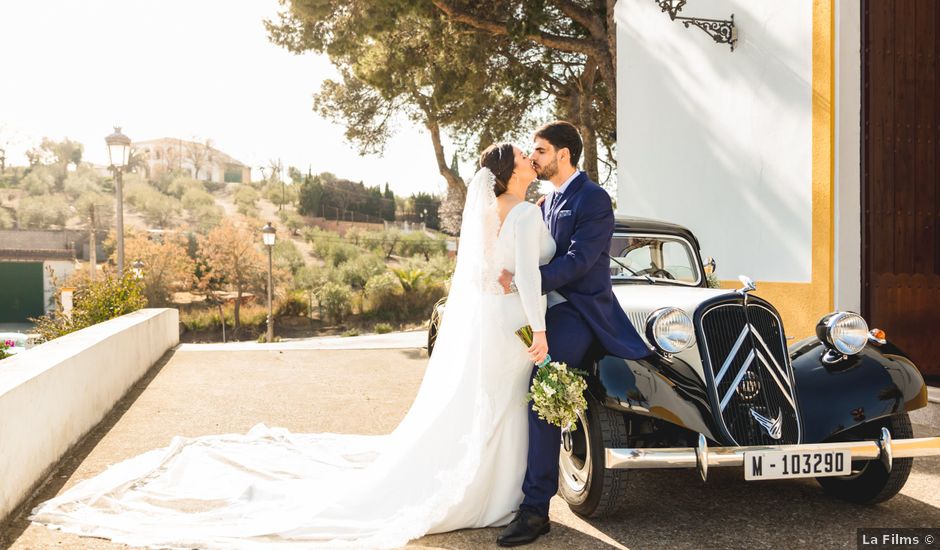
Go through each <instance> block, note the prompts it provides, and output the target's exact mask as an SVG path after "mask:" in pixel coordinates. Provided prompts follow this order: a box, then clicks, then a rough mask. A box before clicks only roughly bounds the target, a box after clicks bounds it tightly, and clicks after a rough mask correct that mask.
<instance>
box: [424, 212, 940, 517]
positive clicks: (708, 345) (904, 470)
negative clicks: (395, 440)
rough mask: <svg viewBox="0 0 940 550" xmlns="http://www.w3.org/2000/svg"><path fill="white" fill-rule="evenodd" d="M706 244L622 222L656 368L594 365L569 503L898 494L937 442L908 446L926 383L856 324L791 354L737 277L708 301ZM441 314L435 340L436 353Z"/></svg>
mask: <svg viewBox="0 0 940 550" xmlns="http://www.w3.org/2000/svg"><path fill="white" fill-rule="evenodd" d="M709 267H710V268H711V269H712V270H713V269H714V261H709V262H708V264H705V265H703V262H702V259H701V256H700V252H699V244H698V240H697V239H696V238H695V236H694V235H693V234H692V232H691V231H689V230H688V229H686V228H684V227H681V226H679V225H675V224H670V223H664V222H659V221H654V220H647V219H638V218H618V219H617V224H616V229H615V233H614V237H613V240H612V242H611V249H610V269H611V279H612V282H613V285H614V294H615V295H616V296H617V299H618V300H619V302H620V304H621V306H622V307H623V309H624V311H626V312H627V314H628V316H629V317H630V320H631V322H633V324H634V326H635V327H636V328H637V330H638V332H639V333H640V334H641V335H643V337H644V338H645V339H646V340H647V342H648V343H649V344H650V345H651V346H652V347H654V348H655V349H656V354H654V355H651V356H650V357H648V358H646V359H642V360H639V361H632V360H625V359H621V358H618V357H613V356H603V355H600V356H597V357H595V358H593V359H592V360H591V361H590V363H589V364H586V365H582V366H581V367H582V368H583V369H584V370H586V371H587V372H588V373H589V375H588V392H587V396H586V397H587V402H588V408H587V410H586V411H584V413H583V414H582V415H580V417H579V420H580V426H578V429H577V430H574V431H564V432H563V433H562V441H561V445H562V450H561V458H560V473H559V493H560V494H561V496H562V497H564V499H565V500H566V501H567V502H568V504H569V506H570V507H571V509H572V510H573V511H574V512H576V513H578V514H581V515H584V516H591V517H600V516H605V515H609V514H613V513H615V512H617V511H618V510H620V509H621V508H622V507H623V505H624V504H625V503H626V501H627V499H628V498H629V494H630V492H629V488H628V484H627V482H628V475H629V470H631V469H638V468H697V469H698V472H699V473H700V474H701V477H702V479H703V480H705V479H707V476H708V470H709V468H715V467H737V468H743V469H744V476H745V479H746V480H763V479H790V478H803V477H814V478H816V479H817V481H818V482H819V484H820V485H821V486H822V488H823V489H824V490H825V491H827V492H828V493H830V494H832V495H835V496H836V497H839V498H842V499H845V500H849V501H854V502H859V503H875V502H881V501H884V500H887V499H889V498H891V497H893V496H894V495H896V494H897V493H898V491H900V490H901V488H902V487H903V485H904V483H905V482H906V481H907V478H908V475H909V474H910V471H911V465H912V461H913V458H912V457H915V456H927V455H940V438H937V437H934V438H921V439H914V438H912V436H913V433H912V430H911V422H910V420H909V418H908V413H909V412H910V411H912V410H915V409H918V408H921V407H924V406H926V405H927V387H926V385H925V384H924V379H923V377H922V376H921V374H920V372H919V371H918V370H917V367H916V366H914V364H913V363H912V362H911V361H910V359H908V357H907V356H906V355H905V354H904V352H903V351H901V350H900V349H898V348H897V347H896V346H894V345H892V344H891V342H890V341H888V340H887V339H886V338H885V335H884V333H883V332H882V331H880V330H878V329H872V330H869V327H868V325H867V324H866V322H865V320H864V319H862V317H861V316H859V315H857V314H855V313H851V312H843V311H837V312H833V313H830V314H828V315H825V316H823V317H822V318H821V319H820V320H819V322H818V324H817V327H816V335H815V336H811V337H809V338H806V339H803V340H800V341H798V342H794V343H793V344H791V345H789V346H787V337H786V332H785V330H784V326H783V323H782V321H781V318H780V315H779V314H778V313H777V310H776V309H774V306H773V305H772V304H770V303H769V302H768V301H766V300H763V299H761V298H759V297H757V296H755V295H753V294H751V292H752V291H754V290H755V285H754V284H753V283H752V282H751V281H750V280H749V279H748V278H747V277H743V276H742V277H741V281H742V286H741V288H739V289H737V290H726V289H725V290H723V289H718V288H709V285H708V283H707V275H706V271H707V268H709ZM442 315H446V312H445V303H444V301H443V300H442V301H441V302H438V304H437V305H435V307H434V311H433V312H432V316H431V322H430V327H429V331H428V353H429V354H430V353H431V352H432V351H433V348H434V340H435V338H436V335H437V330H438V326H439V323H440V320H441V316H442Z"/></svg>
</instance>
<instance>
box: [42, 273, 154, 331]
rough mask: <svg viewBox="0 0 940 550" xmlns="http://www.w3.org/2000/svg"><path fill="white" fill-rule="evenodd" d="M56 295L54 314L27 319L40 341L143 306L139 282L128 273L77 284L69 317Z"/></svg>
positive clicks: (145, 301) (141, 289)
mask: <svg viewBox="0 0 940 550" xmlns="http://www.w3.org/2000/svg"><path fill="white" fill-rule="evenodd" d="M59 296H60V293H57V294H56V311H54V312H52V313H50V314H47V315H43V316H42V317H38V318H31V319H30V321H33V322H34V323H36V331H37V332H39V334H40V336H41V337H42V339H43V340H44V341H49V340H52V339H54V338H58V337H59V336H62V335H65V334H68V333H70V332H75V331H76V330H80V329H83V328H85V327H90V326H92V325H95V324H97V323H100V322H102V321H107V320H108V319H113V318H115V317H120V316H121V315H124V314H127V313H130V312H132V311H137V310H138V309H140V308H142V307H146V305H147V300H146V299H145V298H144V295H143V288H142V285H141V282H140V281H138V280H137V279H135V278H134V275H133V273H131V272H130V270H128V272H127V273H126V274H125V275H124V277H122V278H117V277H115V276H113V275H111V274H110V273H107V274H105V277H104V278H103V279H96V280H94V281H89V280H87V279H86V280H84V281H82V282H80V284H79V286H78V288H77V289H76V290H75V294H74V295H73V298H72V302H73V306H72V314H71V317H66V316H65V314H64V313H63V311H62V304H61V301H60V298H59Z"/></svg>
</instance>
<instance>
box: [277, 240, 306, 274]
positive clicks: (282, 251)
mask: <svg viewBox="0 0 940 550" xmlns="http://www.w3.org/2000/svg"><path fill="white" fill-rule="evenodd" d="M273 254H274V263H275V264H277V265H278V266H279V267H283V268H285V269H288V270H290V272H291V274H292V275H296V274H297V271H298V270H299V269H300V268H301V267H303V266H304V257H303V256H302V255H301V254H300V251H299V250H297V245H295V244H294V241H292V240H290V239H277V240H276V241H275V242H274V251H273Z"/></svg>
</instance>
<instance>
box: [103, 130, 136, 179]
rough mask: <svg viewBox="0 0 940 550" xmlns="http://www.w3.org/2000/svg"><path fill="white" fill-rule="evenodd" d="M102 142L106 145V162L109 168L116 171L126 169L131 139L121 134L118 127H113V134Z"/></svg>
mask: <svg viewBox="0 0 940 550" xmlns="http://www.w3.org/2000/svg"><path fill="white" fill-rule="evenodd" d="M104 142H105V143H107V144H108V162H110V165H111V168H112V169H118V170H123V169H124V168H127V159H128V157H129V156H130V150H131V138H129V137H127V136H125V135H124V134H122V133H121V127H120V126H115V127H114V133H112V134H110V135H109V136H107V137H106V138H104Z"/></svg>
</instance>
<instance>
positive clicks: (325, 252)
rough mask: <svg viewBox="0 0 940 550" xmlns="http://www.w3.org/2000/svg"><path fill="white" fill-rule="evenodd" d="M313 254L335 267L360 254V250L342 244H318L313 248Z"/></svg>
mask: <svg viewBox="0 0 940 550" xmlns="http://www.w3.org/2000/svg"><path fill="white" fill-rule="evenodd" d="M314 253H315V254H317V256H319V257H320V258H322V259H323V261H324V262H326V263H327V264H329V265H331V266H333V267H337V266H339V265H340V264H343V263H345V262H347V261H349V259H350V258H353V257H355V256H357V255H358V254H361V253H362V249H360V248H359V247H356V246H353V245H351V244H346V243H343V242H334V243H326V244H318V245H316V246H315V248H314Z"/></svg>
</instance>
